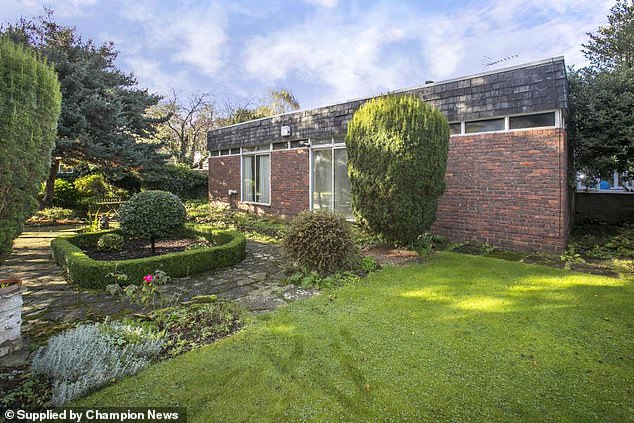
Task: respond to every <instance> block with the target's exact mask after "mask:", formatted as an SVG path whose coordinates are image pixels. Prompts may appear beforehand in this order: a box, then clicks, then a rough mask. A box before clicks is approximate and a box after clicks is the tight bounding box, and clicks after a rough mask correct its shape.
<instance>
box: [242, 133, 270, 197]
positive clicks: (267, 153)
mask: <svg viewBox="0 0 634 423" xmlns="http://www.w3.org/2000/svg"><path fill="white" fill-rule="evenodd" d="M268 147H269V149H268V150H258V151H244V149H243V148H241V149H240V202H241V203H244V204H253V205H257V206H270V205H271V191H272V187H271V172H272V169H273V160H272V158H271V144H268ZM256 156H268V158H269V172H268V175H267V177H268V179H269V202H268V203H263V202H259V201H249V200H245V189H244V158H245V157H254V160H257V159H255V157H256ZM257 177H258V175H255V176H254V181H255V185H256V186H257V181H258V178H257Z"/></svg>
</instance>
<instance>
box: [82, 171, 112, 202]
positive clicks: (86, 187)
mask: <svg viewBox="0 0 634 423" xmlns="http://www.w3.org/2000/svg"><path fill="white" fill-rule="evenodd" d="M75 188H77V193H78V194H79V195H80V196H81V197H84V198H90V197H109V196H113V195H114V192H115V190H116V188H115V187H114V186H112V185H110V184H109V183H108V182H107V181H106V179H105V178H104V177H103V175H101V174H98V173H97V174H93V175H86V176H82V177H79V178H77V179H75Z"/></svg>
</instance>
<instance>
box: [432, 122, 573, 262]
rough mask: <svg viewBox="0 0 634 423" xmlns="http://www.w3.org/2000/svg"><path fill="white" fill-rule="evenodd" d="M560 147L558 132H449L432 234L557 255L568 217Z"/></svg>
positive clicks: (562, 135)
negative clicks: (443, 186) (443, 180)
mask: <svg viewBox="0 0 634 423" xmlns="http://www.w3.org/2000/svg"><path fill="white" fill-rule="evenodd" d="M565 144H566V143H565V132H564V130H561V129H545V130H525V131H512V132H504V133H487V134H474V135H463V136H454V137H451V139H450V145H449V157H448V163H447V174H446V183H447V189H446V191H445V193H444V194H443V196H442V197H441V198H440V201H439V204H438V213H437V219H436V223H435V224H434V226H433V232H435V233H439V234H442V235H445V236H447V237H448V238H449V239H451V240H452V241H458V242H463V241H477V242H488V243H490V244H492V245H496V246H501V247H506V248H510V249H513V250H524V251H543V252H550V253H556V252H561V251H562V250H563V249H564V247H565V243H566V241H567V237H568V222H569V212H568V201H569V198H568V192H569V191H568V188H567V183H566V150H565Z"/></svg>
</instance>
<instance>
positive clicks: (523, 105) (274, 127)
mask: <svg viewBox="0 0 634 423" xmlns="http://www.w3.org/2000/svg"><path fill="white" fill-rule="evenodd" d="M393 93H401V94H402V93H405V94H415V95H420V96H421V98H422V99H423V100H425V101H427V102H429V103H430V104H432V105H433V106H435V107H436V108H438V109H439V110H441V111H442V112H443V113H444V114H445V116H446V117H447V119H448V120H449V121H450V122H454V121H463V120H476V119H486V118H490V117H495V116H506V115H513V114H521V113H537V112H541V111H545V110H558V109H566V107H567V102H566V99H567V95H568V83H567V79H566V71H565V64H564V59H563V57H555V58H551V59H546V60H542V61H539V62H533V63H530V64H526V65H521V66H516V67H511V68H506V69H500V70H497V71H493V72H489V73H485V74H479V75H473V76H468V77H464V78H458V79H454V80H449V81H443V82H438V83H434V84H428V85H425V86H422V87H417V88H412V89H405V90H399V91H394V92H393ZM370 98H372V97H368V98H365V99H358V100H353V101H348V102H344V103H339V104H334V105H330V106H326V107H321V108H318V109H313V110H306V111H299V112H294V113H287V114H284V115H278V116H273V117H270V118H264V119H258V120H254V121H250V122H245V123H241V124H237V125H232V126H228V127H224V128H219V129H215V130H213V131H210V132H209V133H208V134H207V146H208V150H209V151H214V150H221V149H227V148H232V147H233V148H235V147H244V146H252V145H259V144H268V143H271V142H277V141H289V140H290V141H292V140H303V139H308V138H323V137H331V136H335V137H342V136H344V135H345V133H346V130H347V125H348V121H349V120H350V119H351V118H352V115H353V114H354V112H355V111H356V110H357V109H358V108H359V107H360V106H361V105H362V104H363V103H364V102H366V101H367V100H369V99H370ZM283 125H289V126H290V127H291V136H290V137H282V136H281V133H280V129H281V127H282V126H283Z"/></svg>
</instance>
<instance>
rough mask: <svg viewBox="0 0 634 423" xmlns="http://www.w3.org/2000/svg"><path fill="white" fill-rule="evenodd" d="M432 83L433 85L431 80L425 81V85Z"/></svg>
mask: <svg viewBox="0 0 634 423" xmlns="http://www.w3.org/2000/svg"><path fill="white" fill-rule="evenodd" d="M433 83H434V81H432V80H431V79H428V80H427V81H425V85H428V84H433Z"/></svg>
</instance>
